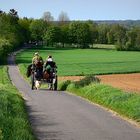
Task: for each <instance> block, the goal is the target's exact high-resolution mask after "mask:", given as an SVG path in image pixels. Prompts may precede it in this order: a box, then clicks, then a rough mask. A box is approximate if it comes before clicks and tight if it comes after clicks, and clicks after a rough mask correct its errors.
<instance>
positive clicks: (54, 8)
mask: <svg viewBox="0 0 140 140" xmlns="http://www.w3.org/2000/svg"><path fill="white" fill-rule="evenodd" d="M0 9H1V10H3V11H5V12H8V11H9V9H15V10H17V11H18V15H19V16H20V17H28V18H30V17H32V18H41V17H42V15H43V13H44V12H46V11H49V12H51V14H52V16H53V17H54V19H55V20H57V19H58V16H59V14H60V13H61V11H63V12H66V13H67V15H68V17H69V18H70V20H88V19H91V20H126V19H133V20H137V19H140V0H0Z"/></svg>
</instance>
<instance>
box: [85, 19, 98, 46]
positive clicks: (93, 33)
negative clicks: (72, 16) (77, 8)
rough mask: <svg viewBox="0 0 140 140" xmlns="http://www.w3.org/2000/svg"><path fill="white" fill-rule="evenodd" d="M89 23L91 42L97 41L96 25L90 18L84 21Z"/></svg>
mask: <svg viewBox="0 0 140 140" xmlns="http://www.w3.org/2000/svg"><path fill="white" fill-rule="evenodd" d="M86 23H87V24H88V25H89V30H90V39H91V44H93V43H97V41H98V25H97V24H96V23H94V22H93V21H91V20H88V21H87V22H86Z"/></svg>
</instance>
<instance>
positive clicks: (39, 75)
mask: <svg viewBox="0 0 140 140" xmlns="http://www.w3.org/2000/svg"><path fill="white" fill-rule="evenodd" d="M26 74H27V77H31V89H32V90H34V89H38V88H39V87H40V85H41V83H48V88H49V89H50V90H57V67H56V66H51V67H49V69H48V70H43V66H42V65H41V64H40V63H38V64H36V65H35V64H30V65H29V66H28V68H27V73H26Z"/></svg>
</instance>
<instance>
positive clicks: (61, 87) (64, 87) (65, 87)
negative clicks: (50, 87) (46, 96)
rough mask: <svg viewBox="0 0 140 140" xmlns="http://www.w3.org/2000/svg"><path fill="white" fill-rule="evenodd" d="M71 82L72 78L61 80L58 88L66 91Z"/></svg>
mask: <svg viewBox="0 0 140 140" xmlns="http://www.w3.org/2000/svg"><path fill="white" fill-rule="evenodd" d="M70 83H71V81H70V80H67V81H61V82H60V83H59V85H58V89H59V90H62V91H64V90H66V89H67V86H68V85H69V84H70Z"/></svg>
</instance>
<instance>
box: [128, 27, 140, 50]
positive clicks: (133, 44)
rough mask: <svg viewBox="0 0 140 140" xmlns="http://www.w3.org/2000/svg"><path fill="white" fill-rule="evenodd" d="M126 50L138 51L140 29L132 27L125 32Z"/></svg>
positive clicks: (139, 47) (139, 46)
mask: <svg viewBox="0 0 140 140" xmlns="http://www.w3.org/2000/svg"><path fill="white" fill-rule="evenodd" d="M127 38H128V40H127V42H126V49H127V50H140V27H133V28H132V29H131V30H129V31H128V32H127Z"/></svg>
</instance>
